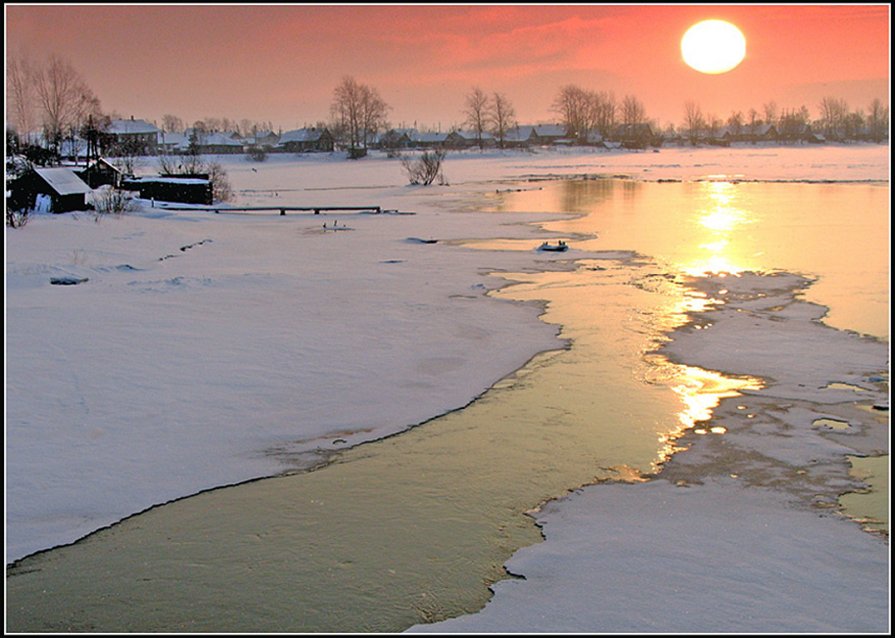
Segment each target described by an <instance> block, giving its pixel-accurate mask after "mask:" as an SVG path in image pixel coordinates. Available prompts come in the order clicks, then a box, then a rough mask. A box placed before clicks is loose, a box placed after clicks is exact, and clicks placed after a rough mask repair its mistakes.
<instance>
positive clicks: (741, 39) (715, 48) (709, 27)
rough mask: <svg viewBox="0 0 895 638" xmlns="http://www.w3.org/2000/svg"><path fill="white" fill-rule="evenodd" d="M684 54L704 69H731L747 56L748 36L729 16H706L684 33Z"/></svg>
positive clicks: (711, 71) (690, 61)
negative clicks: (705, 18) (717, 17)
mask: <svg viewBox="0 0 895 638" xmlns="http://www.w3.org/2000/svg"><path fill="white" fill-rule="evenodd" d="M681 55H682V56H683V57H684V62H686V63H687V64H688V65H689V66H690V67H692V68H694V69H696V70H697V71H699V72H700V73H711V74H718V73H727V72H728V71H731V70H733V69H735V68H736V67H737V65H739V63H740V62H742V61H743V58H745V57H746V36H744V35H743V32H742V31H740V30H739V29H738V28H737V27H736V26H735V25H733V24H731V23H730V22H727V21H725V20H703V21H702V22H697V23H696V24H694V25H693V26H692V27H690V28H689V29H687V32H686V33H684V37H683V38H681Z"/></svg>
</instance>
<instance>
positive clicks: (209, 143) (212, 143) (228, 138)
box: [193, 133, 245, 155]
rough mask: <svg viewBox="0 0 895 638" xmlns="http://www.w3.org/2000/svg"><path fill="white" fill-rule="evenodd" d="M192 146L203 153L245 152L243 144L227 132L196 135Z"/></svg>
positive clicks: (228, 153)
mask: <svg viewBox="0 0 895 638" xmlns="http://www.w3.org/2000/svg"><path fill="white" fill-rule="evenodd" d="M193 148H194V149H195V150H196V152H198V153H201V154H203V155H232V154H235V153H243V152H245V144H244V143H243V142H242V140H240V139H236V138H235V137H233V135H232V134H228V133H205V134H204V135H199V136H197V137H196V140H195V144H194V145H193Z"/></svg>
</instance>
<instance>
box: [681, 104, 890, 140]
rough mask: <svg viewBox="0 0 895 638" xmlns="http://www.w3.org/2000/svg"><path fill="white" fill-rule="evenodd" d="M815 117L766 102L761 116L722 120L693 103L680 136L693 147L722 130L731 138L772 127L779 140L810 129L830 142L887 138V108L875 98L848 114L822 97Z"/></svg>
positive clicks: (740, 114)
mask: <svg viewBox="0 0 895 638" xmlns="http://www.w3.org/2000/svg"><path fill="white" fill-rule="evenodd" d="M818 113H819V117H818V118H817V119H815V120H812V119H811V115H810V112H809V110H808V107H807V106H805V105H802V106H800V107H798V108H789V109H786V108H784V109H780V108H778V107H777V103H776V102H773V101H770V102H766V103H765V104H764V105H762V110H761V112H759V111H757V110H756V109H754V108H751V109H749V111H748V112H747V113H745V114H744V113H743V112H742V111H733V112H732V113H731V114H730V116H729V117H728V118H727V119H726V120H722V119H721V118H719V117H717V116H716V115H713V114H711V113H703V111H702V109H701V107H700V106H699V104H698V103H696V102H695V101H692V100H690V101H687V102H686V103H685V104H684V121H683V124H682V126H683V132H685V133H686V135H687V137H688V139H689V140H690V141H691V142H693V143H695V142H696V141H697V140H699V139H701V138H703V137H708V138H712V137H714V136H715V135H716V134H717V133H718V132H719V131H720V130H721V128H722V127H725V126H726V127H727V128H728V129H729V130H730V132H731V133H732V134H733V135H734V136H739V135H740V134H742V133H749V134H755V133H756V131H758V130H759V129H760V128H761V127H763V126H773V127H774V128H775V129H776V131H777V134H778V136H779V137H780V138H782V139H796V138H798V137H799V136H802V135H804V134H805V132H806V131H807V130H808V129H809V127H810V128H812V130H813V131H814V132H816V133H818V134H821V135H823V136H824V137H825V138H826V139H827V140H830V141H847V140H866V141H873V142H882V141H883V140H885V139H887V138H888V130H889V107H888V106H885V105H884V104H883V102H882V101H881V100H880V99H879V98H875V99H873V100H872V101H871V102H870V105H869V107H868V109H867V112H866V114H865V112H864V110H863V109H860V108H858V109H856V110H854V111H851V110H850V109H849V106H848V102H846V101H845V100H844V99H841V98H836V97H830V96H828V97H824V98H823V99H821V101H820V103H819V105H818Z"/></svg>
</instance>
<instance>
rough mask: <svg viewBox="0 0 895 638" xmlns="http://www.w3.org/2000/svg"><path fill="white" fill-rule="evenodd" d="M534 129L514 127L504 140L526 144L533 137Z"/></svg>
mask: <svg viewBox="0 0 895 638" xmlns="http://www.w3.org/2000/svg"><path fill="white" fill-rule="evenodd" d="M534 128H535V127H533V126H514V127H513V128H511V129H510V130H508V131H507V132H506V133H505V134H504V136H503V139H504V140H506V141H507V142H525V141H527V140H528V138H530V137H531V132H532V131H533V130H534Z"/></svg>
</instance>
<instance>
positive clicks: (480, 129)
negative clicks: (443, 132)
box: [463, 86, 488, 149]
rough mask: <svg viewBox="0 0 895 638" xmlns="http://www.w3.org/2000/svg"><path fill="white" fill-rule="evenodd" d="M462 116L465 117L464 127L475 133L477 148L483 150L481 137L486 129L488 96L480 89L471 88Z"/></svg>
mask: <svg viewBox="0 0 895 638" xmlns="http://www.w3.org/2000/svg"><path fill="white" fill-rule="evenodd" d="M463 114H464V115H465V116H466V125H467V126H468V127H469V128H471V129H472V130H473V131H474V132H475V138H476V142H478V145H479V148H480V149H481V148H483V147H484V141H483V139H482V136H483V134H484V133H485V131H486V130H487V128H488V96H487V95H486V94H485V92H484V91H483V90H482V89H480V88H479V87H477V86H476V87H473V89H472V92H471V93H470V94H469V95H467V96H466V108H465V109H464V111H463Z"/></svg>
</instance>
